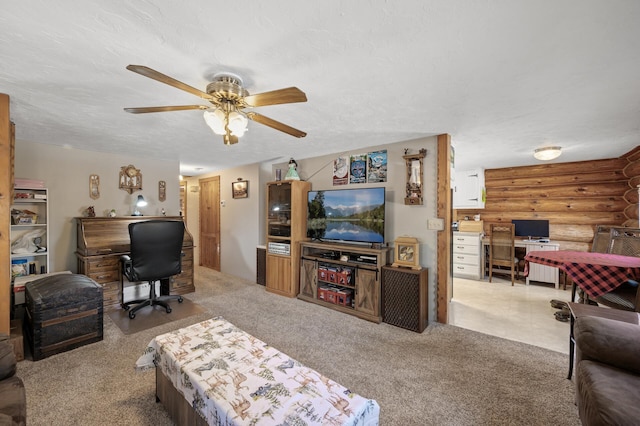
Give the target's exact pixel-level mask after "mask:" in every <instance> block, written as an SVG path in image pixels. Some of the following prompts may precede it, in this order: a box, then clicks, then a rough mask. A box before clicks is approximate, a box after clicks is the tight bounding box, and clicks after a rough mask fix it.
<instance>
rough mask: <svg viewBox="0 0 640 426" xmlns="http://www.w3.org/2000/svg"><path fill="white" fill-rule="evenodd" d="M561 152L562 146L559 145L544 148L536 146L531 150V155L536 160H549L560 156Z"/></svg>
mask: <svg viewBox="0 0 640 426" xmlns="http://www.w3.org/2000/svg"><path fill="white" fill-rule="evenodd" d="M560 154H562V148H561V147H559V146H548V147H546V148H538V149H536V150H535V151H533V156H534V157H535V158H536V160H542V161H549V160H553V159H555V158H558V157H560Z"/></svg>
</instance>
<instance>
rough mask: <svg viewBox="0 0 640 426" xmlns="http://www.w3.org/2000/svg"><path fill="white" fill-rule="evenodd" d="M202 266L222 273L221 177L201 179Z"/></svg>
mask: <svg viewBox="0 0 640 426" xmlns="http://www.w3.org/2000/svg"><path fill="white" fill-rule="evenodd" d="M199 184H200V244H199V245H200V266H204V267H207V268H211V269H215V270H216V271H220V176H214V177H211V178H207V179H200V180H199Z"/></svg>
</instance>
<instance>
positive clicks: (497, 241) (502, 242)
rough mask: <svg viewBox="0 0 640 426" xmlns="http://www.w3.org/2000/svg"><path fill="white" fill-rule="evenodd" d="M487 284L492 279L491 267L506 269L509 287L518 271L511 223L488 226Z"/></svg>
mask: <svg viewBox="0 0 640 426" xmlns="http://www.w3.org/2000/svg"><path fill="white" fill-rule="evenodd" d="M489 231H490V232H491V234H490V235H489V282H491V278H492V277H493V267H494V266H498V267H508V268H509V270H510V272H511V285H513V284H514V281H515V275H516V274H518V273H519V271H518V269H519V268H518V259H516V252H515V226H514V225H513V224H512V223H509V224H504V225H501V224H500V225H499V224H491V225H490V226H489Z"/></svg>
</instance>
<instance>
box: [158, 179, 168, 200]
mask: <svg viewBox="0 0 640 426" xmlns="http://www.w3.org/2000/svg"><path fill="white" fill-rule="evenodd" d="M166 199H167V182H165V181H163V180H161V181H160V182H158V200H159V201H164V200H166Z"/></svg>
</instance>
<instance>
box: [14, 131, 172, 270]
mask: <svg viewBox="0 0 640 426" xmlns="http://www.w3.org/2000/svg"><path fill="white" fill-rule="evenodd" d="M129 164H133V165H134V166H135V167H136V168H138V169H140V172H141V173H142V191H136V192H134V193H133V194H132V195H129V193H128V192H126V191H124V190H122V189H119V188H118V177H119V174H120V168H121V167H122V166H127V165H129ZM179 173H180V164H179V162H178V160H175V161H158V160H155V159H152V158H149V157H145V158H132V157H131V156H126V155H113V154H104V153H97V152H91V151H83V150H76V149H71V148H63V147H61V146H57V145H47V144H38V143H32V142H25V141H20V140H17V141H16V153H15V176H16V177H17V178H28V179H39V180H43V181H44V182H45V185H46V187H47V188H49V216H50V217H49V221H48V223H49V240H50V241H49V247H48V249H49V251H50V258H49V269H50V271H64V270H70V271H72V272H77V261H76V256H75V250H76V227H75V221H74V219H73V218H74V217H78V216H82V215H83V212H84V210H85V209H86V208H87V207H89V206H94V208H95V212H96V216H106V213H107V212H108V211H109V210H111V209H116V212H117V214H118V216H128V215H130V214H131V212H132V206H133V200H134V198H135V199H137V197H138V195H140V194H142V195H143V196H144V198H145V199H146V200H147V202H148V203H149V205H148V206H147V207H143V208H141V209H140V211H141V213H142V214H144V215H145V216H151V215H160V212H161V209H162V208H164V209H165V211H166V213H167V215H168V216H177V215H178V214H179V212H180V187H179V179H178V176H179ZM91 174H97V175H98V176H99V177H100V198H99V199H97V200H93V199H91V197H89V175H91ZM161 180H164V181H165V182H166V184H167V187H166V195H167V198H166V200H165V201H164V202H160V201H159V200H158V182H159V181H161Z"/></svg>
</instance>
